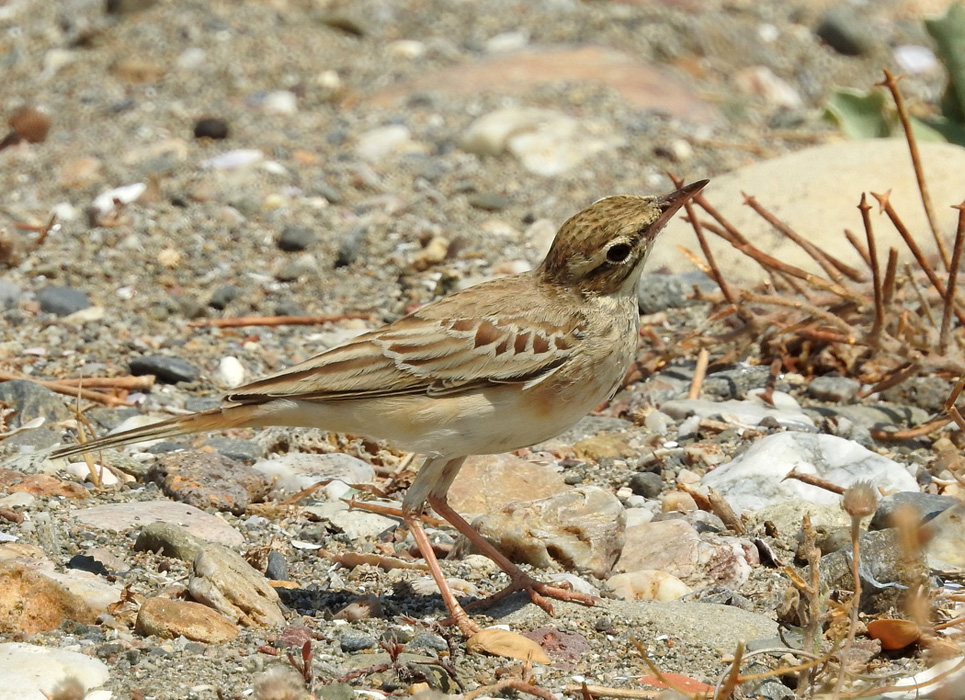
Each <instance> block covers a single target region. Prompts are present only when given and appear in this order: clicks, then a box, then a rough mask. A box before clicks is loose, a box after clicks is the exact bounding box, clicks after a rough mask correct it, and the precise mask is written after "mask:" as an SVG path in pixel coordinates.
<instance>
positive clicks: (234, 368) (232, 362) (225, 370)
mask: <svg viewBox="0 0 965 700" xmlns="http://www.w3.org/2000/svg"><path fill="white" fill-rule="evenodd" d="M211 379H212V380H214V382H215V384H217V385H218V386H219V387H221V388H222V389H236V388H238V387H239V386H241V385H242V384H244V383H245V367H244V365H243V364H241V360H239V359H238V358H237V357H235V356H234V355H227V356H226V357H222V358H221V361H220V362H218V368H217V369H216V370H215V371H214V372H213V373H212V374H211Z"/></svg>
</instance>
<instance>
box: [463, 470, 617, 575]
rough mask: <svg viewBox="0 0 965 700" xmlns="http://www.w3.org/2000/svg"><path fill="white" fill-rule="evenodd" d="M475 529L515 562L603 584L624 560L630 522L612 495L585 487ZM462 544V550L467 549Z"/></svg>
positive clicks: (519, 506) (522, 505)
mask: <svg viewBox="0 0 965 700" xmlns="http://www.w3.org/2000/svg"><path fill="white" fill-rule="evenodd" d="M473 527H475V528H476V530H478V531H479V533H480V534H481V535H482V536H483V537H485V538H487V539H488V540H489V541H490V542H492V543H493V544H495V545H496V546H497V547H499V548H500V550H501V551H502V552H503V553H505V554H506V555H507V556H508V557H509V558H510V559H512V560H513V561H516V562H520V563H527V564H530V565H532V566H536V567H539V568H543V569H547V568H548V569H557V568H560V567H563V568H564V569H569V570H576V571H583V572H588V573H590V574H593V575H594V576H596V577H597V578H604V577H605V576H606V575H607V574H608V573H609V572H610V570H611V569H612V568H613V564H614V563H615V562H616V560H617V558H618V557H619V556H620V550H621V548H622V547H623V533H624V529H625V527H626V516H625V515H624V512H623V506H622V505H621V504H620V501H619V500H618V499H617V497H616V496H614V495H613V494H612V493H610V492H609V491H606V490H604V489H601V488H599V487H596V486H580V487H577V488H574V489H570V490H567V491H564V492H562V493H560V494H557V495H555V496H550V497H548V498H544V499H541V500H538V501H520V502H517V503H513V504H510V505H507V506H505V507H504V508H502V509H501V510H500V511H498V512H495V513H488V514H486V515H482V516H480V517H478V518H476V519H475V520H473ZM460 542H461V544H460V545H459V547H458V548H459V549H461V550H463V551H465V550H466V549H468V546H467V543H465V542H462V540H460Z"/></svg>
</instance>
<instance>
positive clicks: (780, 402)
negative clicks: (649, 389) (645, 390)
mask: <svg viewBox="0 0 965 700" xmlns="http://www.w3.org/2000/svg"><path fill="white" fill-rule="evenodd" d="M773 399H774V405H770V404H766V403H764V402H763V401H759V400H756V399H748V400H746V401H734V400H732V401H708V400H706V399H673V400H671V401H665V402H664V403H662V404H661V405H660V410H661V411H663V412H664V413H666V414H667V415H668V416H671V417H672V418H676V419H678V420H683V419H684V418H687V417H688V416H690V415H696V416H699V417H700V418H717V419H719V420H723V421H726V422H728V423H733V424H734V425H737V426H755V425H760V424H761V423H762V422H771V423H772V424H773V423H774V422H776V423H777V425H780V426H782V427H785V428H790V429H792V430H809V431H810V430H814V422H813V421H812V420H811V419H810V418H809V417H808V416H807V414H805V413H804V412H803V411H802V410H801V408H800V406H798V403H797V401H795V400H794V399H793V398H791V396H790V395H788V394H784V393H783V392H779V391H775V392H774V394H773Z"/></svg>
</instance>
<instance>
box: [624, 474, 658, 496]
mask: <svg viewBox="0 0 965 700" xmlns="http://www.w3.org/2000/svg"><path fill="white" fill-rule="evenodd" d="M663 483H664V482H663V477H662V476H660V475H659V474H657V473H656V472H636V473H635V474H633V475H632V476H631V477H630V479H629V480H628V482H627V484H628V485H629V486H630V489H631V490H632V491H633V493H635V494H637V495H639V496H643V497H644V498H657V497H658V496H659V495H660V492H661V491H663Z"/></svg>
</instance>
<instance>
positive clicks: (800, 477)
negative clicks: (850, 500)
mask: <svg viewBox="0 0 965 700" xmlns="http://www.w3.org/2000/svg"><path fill="white" fill-rule="evenodd" d="M784 478H785V479H796V480H797V481H800V482H802V483H805V484H808V485H810V486H817V487H818V488H821V489H824V490H825V491H830V492H831V493H836V494H838V495H841V494H843V493H844V487H843V486H838V485H837V484H835V483H832V482H830V481H828V480H827V479H822V478H821V477H819V476H816V475H815V474H805V473H803V472H799V471H798V470H797V469H792V470H791V471H789V472H788V473H787V475H786V476H785V477H784Z"/></svg>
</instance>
